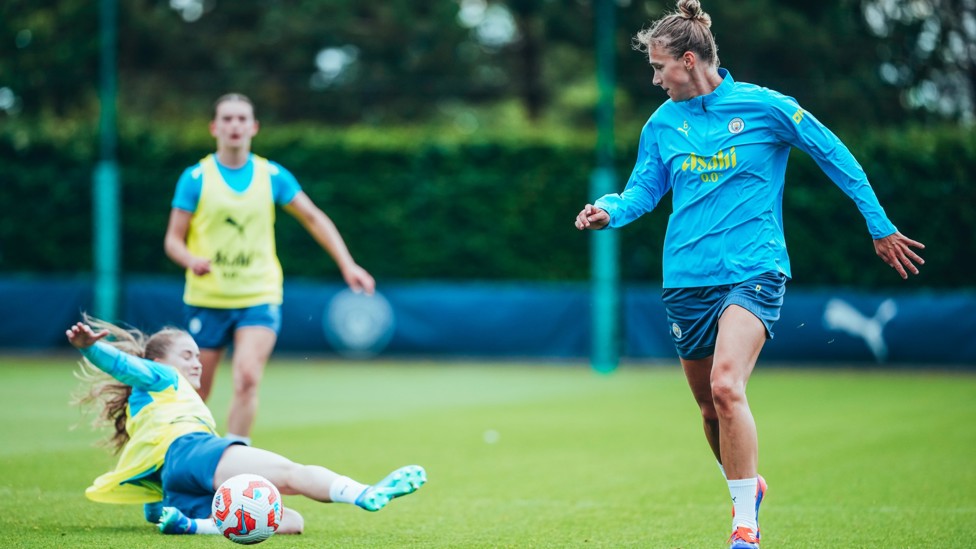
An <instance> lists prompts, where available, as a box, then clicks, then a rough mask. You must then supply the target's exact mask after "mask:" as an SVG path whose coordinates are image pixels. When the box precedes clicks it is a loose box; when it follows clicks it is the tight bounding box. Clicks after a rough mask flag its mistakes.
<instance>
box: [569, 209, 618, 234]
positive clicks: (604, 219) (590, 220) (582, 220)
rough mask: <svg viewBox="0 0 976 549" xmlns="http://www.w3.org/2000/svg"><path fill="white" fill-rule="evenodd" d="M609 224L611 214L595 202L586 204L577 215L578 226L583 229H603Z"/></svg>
mask: <svg viewBox="0 0 976 549" xmlns="http://www.w3.org/2000/svg"><path fill="white" fill-rule="evenodd" d="M609 224H610V214H608V213H607V212H606V210H603V209H601V208H597V207H596V206H594V205H593V204H587V205H586V206H584V207H583V209H582V210H581V211H580V213H579V214H578V215H577V216H576V228H577V229H579V230H581V231H582V230H584V229H602V228H604V227H606V226H607V225H609Z"/></svg>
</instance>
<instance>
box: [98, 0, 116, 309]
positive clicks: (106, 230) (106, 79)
mask: <svg viewBox="0 0 976 549" xmlns="http://www.w3.org/2000/svg"><path fill="white" fill-rule="evenodd" d="M117 19H118V5H117V0H101V2H100V4H99V28H100V38H101V40H100V41H101V48H100V84H99V93H98V96H99V105H100V115H99V125H98V129H99V161H98V164H97V165H96V166H95V171H94V174H93V185H92V232H93V235H94V237H93V248H94V258H93V260H94V265H95V303H94V311H93V312H94V314H95V316H97V317H99V318H102V319H105V320H110V321H116V320H117V317H118V302H119V232H120V230H121V229H120V227H121V223H120V222H119V217H120V215H119V169H118V163H117V162H116V156H115V153H116V125H115V101H116V66H115V62H116V56H115V48H116V28H117Z"/></svg>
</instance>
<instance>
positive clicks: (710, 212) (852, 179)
mask: <svg viewBox="0 0 976 549" xmlns="http://www.w3.org/2000/svg"><path fill="white" fill-rule="evenodd" d="M719 74H720V75H721V76H722V78H723V80H722V83H721V85H719V87H718V88H716V89H715V91H714V92H712V93H710V94H707V95H703V96H699V97H694V98H692V99H690V100H688V101H680V102H675V101H672V100H668V101H666V102H665V103H664V104H663V105H661V106H660V107H659V108H658V109H657V110H656V111H655V112H654V114H653V115H651V117H650V119H649V120H648V121H647V123H646V124H645V125H644V129H643V130H642V131H641V137H640V149H639V151H638V153H637V163H636V165H635V166H634V171H633V173H631V175H630V180H629V181H628V182H627V187H626V188H625V189H624V191H623V192H622V193H619V194H608V195H605V196H603V197H601V198H599V199H598V200H597V201H596V202H595V203H594V205H595V206H597V207H599V208H602V209H604V210H606V211H607V212H608V213H609V214H610V225H609V226H610V227H622V226H624V225H626V224H628V223H630V222H631V221H634V220H635V219H637V218H638V217H640V216H641V215H643V214H645V213H647V212H649V211H651V210H653V209H654V207H655V206H657V204H658V202H659V201H660V200H661V198H662V197H663V196H664V195H665V194H666V193H667V192H668V190H671V189H673V190H674V195H673V197H672V200H673V203H674V208H673V212H672V214H671V217H670V219H669V220H668V230H667V235H666V236H665V239H664V287H665V288H694V287H700V286H716V285H721V284H734V283H737V282H742V281H744V280H747V279H749V278H751V277H753V276H756V275H759V274H761V273H764V272H769V271H773V272H776V271H778V272H781V273H783V274H785V275H786V276H791V274H790V260H789V257H788V256H787V253H786V238H785V236H784V235H783V187H784V183H785V181H784V175H785V173H786V161H787V160H788V158H789V154H790V149H791V147H797V148H799V149H800V150H802V151H803V152H805V153H807V154H809V155H810V156H811V157H813V159H814V160H815V161H816V162H817V165H819V166H820V169H822V170H823V171H824V173H826V174H827V176H828V177H830V179H831V180H833V182H834V183H835V184H836V185H837V186H838V187H840V188H841V190H843V191H844V193H845V194H847V196H849V197H851V199H853V200H854V203H855V204H857V208H858V209H859V210H860V211H861V215H863V216H864V218H865V220H866V221H867V225H868V231H869V232H870V233H871V236H872V237H873V238H883V237H885V236H888V235H890V234H893V233H894V232H896V230H897V229H896V228H895V226H894V225H892V223H891V221H889V220H888V218H887V216H886V215H885V213H884V209H882V208H881V204H880V203H879V202H878V198H877V196H875V194H874V191H873V190H872V189H871V185H870V184H869V183H868V178H867V175H866V174H865V173H864V170H863V169H862V168H861V166H860V165H859V164H858V163H857V160H855V159H854V156H853V155H852V154H851V152H850V151H849V150H848V149H847V147H846V146H844V144H843V143H841V141H840V139H838V138H837V136H836V135H834V134H833V133H832V132H831V131H830V130H829V129H827V128H826V127H825V126H824V125H823V124H821V123H820V122H819V121H818V120H817V119H816V118H814V116H813V115H812V114H810V113H808V112H806V111H805V110H803V109H802V108H801V107H800V106H799V105H798V104H797V103H796V100H794V99H793V98H792V97H787V96H785V95H782V94H780V93H778V92H775V91H773V90H770V89H767V88H763V87H760V86H756V85H754V84H747V83H744V82H736V81H735V80H733V79H732V75H731V74H729V72H728V71H727V70H725V69H719Z"/></svg>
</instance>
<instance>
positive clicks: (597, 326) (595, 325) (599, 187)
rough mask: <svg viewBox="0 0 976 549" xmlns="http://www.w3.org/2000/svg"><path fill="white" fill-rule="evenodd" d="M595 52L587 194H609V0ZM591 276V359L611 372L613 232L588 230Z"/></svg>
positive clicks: (616, 285)
mask: <svg viewBox="0 0 976 549" xmlns="http://www.w3.org/2000/svg"><path fill="white" fill-rule="evenodd" d="M595 7H596V52H597V63H596V65H597V85H598V87H599V98H598V104H597V150H596V159H597V167H596V169H595V170H594V171H593V175H592V177H591V178H590V196H591V197H592V198H594V199H595V198H596V197H598V196H601V195H604V194H607V193H610V192H613V191H614V190H615V189H614V188H615V186H616V185H615V183H616V181H615V180H616V175H615V172H614V169H613V158H614V151H613V149H614V141H613V116H614V108H613V98H614V88H615V84H614V78H615V76H614V28H615V26H616V24H615V14H614V11H615V9H616V7H615V5H614V0H597V2H596V3H595ZM590 234H591V240H590V242H591V246H590V276H591V283H592V306H591V311H592V330H593V341H592V345H593V348H592V350H591V352H590V362H591V364H592V367H593V369H595V370H596V371H598V372H612V371H613V370H615V369H616V368H617V363H618V361H619V359H620V335H619V333H620V273H619V261H618V255H619V251H618V249H619V247H620V246H619V243H618V240H619V239H618V237H617V232H616V231H612V230H603V231H592V232H590Z"/></svg>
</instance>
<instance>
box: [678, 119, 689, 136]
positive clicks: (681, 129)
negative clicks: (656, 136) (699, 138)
mask: <svg viewBox="0 0 976 549" xmlns="http://www.w3.org/2000/svg"><path fill="white" fill-rule="evenodd" d="M675 129H676V130H678V131H679V132H681V133H683V134H685V137H688V132H689V131H690V130H691V126H689V125H688V121H687V120H685V123H684V124H683V125H682V126H681V127H678V128H675Z"/></svg>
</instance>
